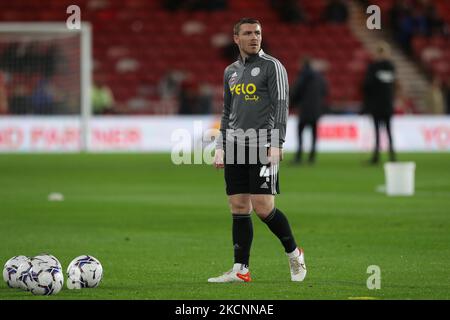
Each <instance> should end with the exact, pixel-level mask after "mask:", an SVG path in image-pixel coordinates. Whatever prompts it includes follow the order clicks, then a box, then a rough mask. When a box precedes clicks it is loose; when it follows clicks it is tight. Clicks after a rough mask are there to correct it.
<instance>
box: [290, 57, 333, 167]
mask: <svg viewBox="0 0 450 320" xmlns="http://www.w3.org/2000/svg"><path fill="white" fill-rule="evenodd" d="M327 92H328V85H327V82H326V80H325V79H324V77H323V76H322V75H321V73H320V72H318V71H316V70H314V69H313V68H312V66H311V60H310V58H308V57H306V58H304V59H303V66H302V68H301V70H300V73H299V75H298V78H297V80H296V82H295V84H294V86H293V89H292V96H291V103H292V104H293V105H295V106H297V107H298V110H299V121H298V130H297V132H298V150H297V153H296V155H295V158H294V163H297V164H299V163H301V161H302V153H303V139H302V134H303V129H305V127H306V126H310V127H311V136H312V144H311V152H310V154H309V162H310V163H314V161H315V159H316V141H317V123H318V121H319V117H320V115H321V114H322V108H323V106H324V100H325V97H326V95H327Z"/></svg>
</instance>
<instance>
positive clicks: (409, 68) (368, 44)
mask: <svg viewBox="0 0 450 320" xmlns="http://www.w3.org/2000/svg"><path fill="white" fill-rule="evenodd" d="M348 4H349V12H350V25H349V26H350V29H351V30H352V31H353V34H354V35H355V36H356V37H358V38H359V40H360V41H361V43H362V44H363V45H364V46H365V48H366V49H367V50H368V51H369V52H371V53H372V54H373V53H375V49H376V46H377V43H378V42H379V41H386V42H388V43H389V44H390V45H391V48H392V60H393V62H394V64H395V66H396V68H397V74H398V79H399V83H400V87H401V88H402V89H401V90H402V93H403V94H404V95H405V96H406V97H407V98H410V99H412V101H414V104H415V107H416V110H417V111H418V112H421V113H425V112H426V106H425V101H424V97H425V92H426V90H427V89H428V86H429V85H430V84H429V81H428V79H427V77H426V75H425V73H424V72H423V71H422V70H421V68H420V67H419V66H418V65H417V64H416V63H415V62H414V61H413V60H411V59H410V58H408V57H407V56H406V55H405V54H404V53H403V51H402V50H401V48H400V47H399V46H398V45H397V44H396V43H394V42H393V41H392V40H391V39H390V35H389V34H388V32H386V31H385V29H384V28H383V22H384V20H383V19H382V28H381V30H376V29H374V30H369V29H367V28H365V27H361V26H365V25H366V20H367V18H368V17H369V15H368V14H365V12H366V7H363V6H362V5H361V4H360V3H359V2H357V1H355V0H352V1H349V3H348Z"/></svg>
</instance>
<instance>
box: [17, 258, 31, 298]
mask: <svg viewBox="0 0 450 320" xmlns="http://www.w3.org/2000/svg"><path fill="white" fill-rule="evenodd" d="M32 267H33V265H32V264H31V260H30V259H28V260H26V261H24V262H22V263H21V264H20V265H19V267H18V268H17V276H16V283H17V286H18V288H20V289H22V290H26V291H28V290H29V289H28V286H29V285H30V284H31V281H33V279H32V273H31V268H32Z"/></svg>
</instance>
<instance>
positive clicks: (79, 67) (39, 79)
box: [0, 23, 92, 148]
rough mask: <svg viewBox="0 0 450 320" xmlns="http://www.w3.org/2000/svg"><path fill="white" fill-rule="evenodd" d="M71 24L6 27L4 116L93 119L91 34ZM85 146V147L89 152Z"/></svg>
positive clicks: (1, 80)
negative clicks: (54, 116) (73, 28)
mask: <svg viewBox="0 0 450 320" xmlns="http://www.w3.org/2000/svg"><path fill="white" fill-rule="evenodd" d="M90 30H91V29H90V26H89V25H88V24H83V25H82V27H81V29H80V30H70V29H68V28H67V27H66V24H65V23H20V24H19V23H0V114H4V115H14V116H27V117H30V116H35V115H39V116H42V115H49V116H50V115H57V116H62V115H72V116H73V115H78V116H79V117H80V139H82V140H85V137H86V130H87V121H88V119H89V115H90V113H91V112H90V110H91V107H90V87H91V69H92V68H91V63H92V57H91V33H90V32H91V31H90ZM83 145H85V143H83V141H80V146H81V148H83Z"/></svg>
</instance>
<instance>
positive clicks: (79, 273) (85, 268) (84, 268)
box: [67, 255, 103, 289]
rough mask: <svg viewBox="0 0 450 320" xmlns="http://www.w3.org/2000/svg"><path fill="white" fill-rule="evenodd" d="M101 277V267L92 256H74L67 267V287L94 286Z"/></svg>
mask: <svg viewBox="0 0 450 320" xmlns="http://www.w3.org/2000/svg"><path fill="white" fill-rule="evenodd" d="M102 277H103V267H102V265H101V263H100V261H99V260H98V259H96V258H95V257H93V256H88V255H83V256H79V257H76V258H75V259H73V260H72V262H70V264H69V266H68V267H67V288H68V289H81V288H95V287H97V286H98V285H99V283H100V281H101V280H102Z"/></svg>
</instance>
